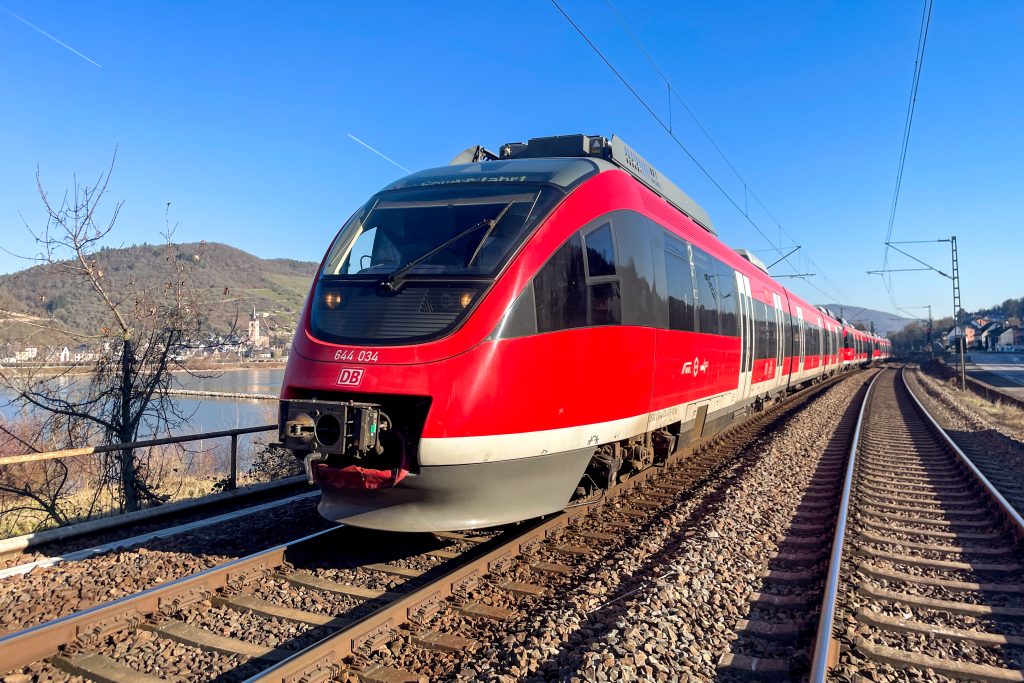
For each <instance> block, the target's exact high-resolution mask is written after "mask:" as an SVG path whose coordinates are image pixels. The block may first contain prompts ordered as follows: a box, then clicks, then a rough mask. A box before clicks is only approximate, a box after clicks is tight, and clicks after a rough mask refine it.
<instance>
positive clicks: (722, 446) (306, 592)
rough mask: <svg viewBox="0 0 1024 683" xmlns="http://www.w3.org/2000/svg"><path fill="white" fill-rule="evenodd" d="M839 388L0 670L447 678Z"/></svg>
mask: <svg viewBox="0 0 1024 683" xmlns="http://www.w3.org/2000/svg"><path fill="white" fill-rule="evenodd" d="M838 379H842V378H837V379H836V380H833V381H830V382H825V383H822V384H821V385H819V386H818V387H816V388H814V389H810V390H806V391H804V392H801V393H800V394H798V395H797V396H796V397H795V398H794V399H793V400H792V401H789V402H787V403H786V404H783V405H781V406H777V407H775V408H773V409H770V410H768V411H765V412H763V413H759V414H757V415H755V416H753V417H751V418H749V419H747V420H745V421H743V422H741V423H739V424H738V425H736V426H735V427H734V428H732V429H730V430H728V431H727V432H726V433H724V434H722V435H719V436H717V437H714V438H713V439H711V440H710V441H709V442H708V444H703V445H702V448H700V449H697V450H696V452H695V453H692V454H691V453H689V452H688V451H685V450H684V451H680V452H678V453H677V455H676V456H675V457H674V458H672V459H670V461H669V462H668V463H665V464H664V466H662V467H654V468H648V469H647V470H644V471H643V472H641V473H639V474H638V475H637V476H634V477H633V478H631V479H629V480H627V481H625V482H624V483H623V484H621V485H620V486H619V487H617V488H616V489H615V490H613V491H612V492H610V493H609V494H608V495H607V496H606V497H605V498H604V499H602V500H599V501H593V502H592V504H590V505H587V506H579V507H575V508H570V509H568V510H566V511H564V512H562V513H559V514H557V515H553V516H551V517H549V518H547V519H544V520H541V521H537V522H532V523H528V524H523V525H520V526H518V527H515V528H513V529H511V530H504V531H501V532H495V531H491V532H466V533H457V534H456V533H451V534H435V535H429V536H425V535H415V536H413V535H386V534H375V535H372V536H371V535H370V534H367V532H362V531H359V530H354V529H347V528H341V529H331V530H327V531H323V532H320V533H317V534H313V535H311V536H308V537H304V538H301V539H297V540H296V541H294V542H291V543H287V544H283V545H280V546H277V547H275V548H272V549H269V550H267V551H264V552H261V553H256V554H254V555H251V556H249V557H246V558H242V559H240V560H235V561H233V562H229V563H226V564H224V565H221V566H218V567H214V568H212V569H210V570H207V571H205V572H202V573H200V574H196V575H193V576H188V577H184V578H180V579H176V580H173V581H170V582H168V583H167V584H165V585H162V586H158V587H155V588H151V589H149V590H147V591H144V592H142V593H139V594H135V595H131V596H128V597H126V598H123V599H121V600H118V601H115V602H112V603H109V604H104V605H100V606H98V607H95V608H92V609H89V610H86V611H84V612H80V613H75V614H71V615H69V616H67V617H64V618H61V619H58V620H55V621H53V622H49V623H46V624H42V625H40V626H37V627H35V628H31V629H27V630H25V631H22V632H18V633H14V634H12V635H9V636H6V637H4V638H2V639H0V672H4V671H13V672H15V676H17V675H25V676H28V677H29V678H26V679H25V680H31V677H32V676H39V677H44V675H50V676H53V677H54V678H59V676H60V671H64V672H69V673H72V674H74V675H80V676H83V677H85V678H87V679H91V680H103V681H129V680H131V681H153V680H160V679H172V680H178V679H191V680H203V679H207V678H218V680H241V679H249V678H251V679H253V680H256V679H258V680H268V681H269V680H272V681H299V680H326V679H328V678H341V679H346V678H350V679H352V678H358V679H360V680H364V681H382V682H383V681H387V682H389V683H394V682H396V681H405V680H418V679H420V678H421V677H422V676H424V675H428V676H429V677H435V676H444V675H452V673H453V671H452V669H451V668H450V667H451V666H453V664H452V662H454V661H455V660H456V659H457V657H458V656H459V655H460V654H462V653H466V652H472V651H473V650H474V649H476V648H478V647H480V646H481V645H482V644H484V643H493V642H496V641H498V642H500V638H501V637H502V630H503V626H502V625H503V624H504V623H505V622H507V621H508V620H509V619H511V618H513V617H514V616H516V615H519V614H522V613H524V612H525V611H528V610H529V608H530V605H531V604H535V601H537V600H543V599H544V597H545V596H546V595H548V594H549V593H550V592H551V591H552V590H553V589H555V588H556V587H558V586H560V585H561V586H564V585H566V584H567V583H571V582H572V581H573V580H574V577H575V576H576V575H577V573H578V572H580V571H582V570H583V568H584V567H587V566H590V565H592V564H593V563H594V562H595V561H596V559H599V558H600V557H601V556H602V554H603V552H604V551H605V550H606V549H608V548H610V547H613V546H621V544H623V543H628V542H630V540H629V539H630V538H631V534H632V535H634V536H633V537H635V534H638V533H639V534H642V533H643V529H644V528H645V527H646V526H647V525H650V524H655V523H657V520H658V515H659V512H660V511H662V510H664V509H665V508H666V507H668V506H670V505H672V504H673V503H676V502H678V501H679V500H680V498H681V497H684V496H685V495H686V492H687V491H689V490H691V489H692V488H693V487H694V486H696V485H698V484H699V483H701V482H706V481H708V480H710V479H713V478H714V477H715V475H716V472H717V471H719V470H720V469H721V468H723V467H724V466H725V464H726V463H728V462H729V461H730V459H731V458H734V457H735V456H736V453H737V452H738V450H739V448H741V447H742V446H743V445H744V444H746V443H748V442H749V441H750V440H751V439H752V438H754V437H755V436H756V434H758V433H759V432H760V431H761V430H762V429H764V428H765V426H766V425H770V424H772V422H773V421H776V420H781V419H783V417H784V416H786V415H788V414H791V413H793V412H794V411H796V410H798V409H799V408H800V407H802V405H804V404H805V403H807V402H808V401H809V400H810V399H812V398H813V397H814V396H816V395H817V394H818V393H820V391H822V390H824V389H826V388H828V387H829V386H831V385H832V384H834V382H835V381H838ZM684 454H685V455H689V456H690V457H685V458H684V457H682V456H683V455H684ZM371 538H372V541H371V540H370V539H371ZM399 539H401V540H399ZM410 543H412V544H418V545H419V547H418V548H411V547H409V544H410ZM389 544H390V546H389ZM362 545H372V546H374V547H373V548H372V549H371V550H372V551H370V552H362V551H361V550H360V548H361V547H362ZM168 643H170V645H168ZM445 667H449V668H445ZM424 672H427V674H424Z"/></svg>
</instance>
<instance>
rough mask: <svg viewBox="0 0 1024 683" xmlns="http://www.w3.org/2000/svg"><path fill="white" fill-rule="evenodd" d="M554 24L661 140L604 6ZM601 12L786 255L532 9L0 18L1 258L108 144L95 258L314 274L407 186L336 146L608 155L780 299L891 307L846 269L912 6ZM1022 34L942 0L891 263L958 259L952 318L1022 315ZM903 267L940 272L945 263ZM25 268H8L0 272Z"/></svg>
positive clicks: (914, 294)
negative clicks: (199, 260) (587, 141)
mask: <svg viewBox="0 0 1024 683" xmlns="http://www.w3.org/2000/svg"><path fill="white" fill-rule="evenodd" d="M562 4H563V6H564V7H565V9H566V11H568V12H569V13H570V14H571V15H572V16H573V18H574V19H575V20H576V21H577V22H578V23H579V24H580V25H581V27H582V28H583V29H584V30H585V31H586V32H587V34H588V35H589V36H590V37H591V39H592V40H594V42H595V43H596V44H597V45H598V46H599V47H600V48H601V50H602V51H603V52H604V53H605V54H606V55H607V56H608V57H609V59H610V60H611V61H612V62H613V63H614V64H615V65H616V67H617V68H618V69H619V70H620V71H621V72H622V73H623V74H624V75H625V76H626V78H627V79H628V80H629V81H630V83H632V84H633V85H634V87H635V88H636V89H637V90H638V92H640V93H641V95H642V96H643V97H645V98H646V99H648V100H649V102H650V103H651V105H652V106H653V107H654V108H655V110H656V111H657V112H658V114H659V115H660V116H663V117H666V118H667V117H668V96H667V91H666V87H665V85H664V83H663V82H662V81H661V80H660V78H659V76H658V75H657V73H656V72H655V71H654V70H653V68H652V67H651V66H650V65H649V64H648V63H647V61H646V60H645V59H644V56H643V54H642V53H641V52H640V51H639V49H638V48H637V47H636V45H635V44H634V43H633V42H632V41H631V40H630V38H629V36H628V34H626V32H625V30H624V29H623V28H622V26H621V25H620V24H619V23H618V21H617V20H616V18H615V15H614V14H613V13H612V12H611V10H610V9H609V7H608V6H607V5H606V4H605V3H604V2H602V1H600V0H564V2H563V3H562ZM615 6H616V8H617V9H618V11H619V12H620V13H621V14H622V16H623V17H624V18H625V19H626V21H627V22H628V23H629V25H630V27H631V28H632V30H633V32H634V33H635V34H636V35H637V36H638V37H639V38H640V39H641V40H642V41H643V43H644V46H645V47H646V48H647V50H648V51H649V52H650V53H651V55H652V56H653V57H654V59H655V60H656V61H657V63H658V65H659V66H660V68H661V70H662V71H663V72H664V73H665V74H666V75H667V76H668V77H669V79H670V80H671V81H672V83H673V85H674V87H675V89H676V90H677V91H678V92H679V93H680V95H681V97H682V98H683V99H684V100H685V101H686V102H687V104H688V105H689V106H690V108H691V109H692V110H693V111H694V112H695V113H696V114H697V116H698V117H699V119H700V121H701V122H702V123H703V125H704V126H705V127H706V128H707V129H708V130H709V131H710V132H711V134H712V136H713V138H714V140H715V141H716V142H717V144H718V145H719V146H720V147H721V148H722V149H723V150H724V151H725V153H726V154H727V155H728V157H729V159H730V160H731V162H732V163H733V165H734V166H735V167H736V168H737V169H738V170H739V172H740V174H742V176H743V178H744V179H745V180H746V181H747V183H748V184H749V188H750V189H751V190H752V191H753V192H754V193H756V194H757V195H758V196H759V197H760V198H761V199H762V200H763V202H764V204H765V205H766V206H767V208H768V210H769V211H770V212H771V214H772V215H773V216H774V217H775V218H776V219H778V221H779V223H781V225H782V227H783V228H784V229H785V231H786V232H788V233H789V235H791V236H792V239H790V237H787V236H785V235H781V234H780V231H779V229H778V228H777V227H776V225H775V224H774V222H772V220H771V219H770V218H769V217H768V216H767V215H765V214H764V212H763V211H762V210H761V209H760V207H757V206H756V205H755V204H754V203H753V202H752V201H751V202H750V209H749V211H750V216H751V218H752V219H753V220H754V221H755V222H756V223H758V224H759V225H760V226H762V228H763V229H764V231H765V233H766V234H767V235H768V238H769V239H770V240H771V242H772V244H769V241H768V240H766V239H765V238H764V237H762V236H761V235H759V234H758V233H757V232H756V231H755V230H754V228H753V227H752V226H751V225H750V224H749V223H748V222H747V221H746V219H745V218H744V217H743V215H742V214H741V213H739V212H738V211H737V210H736V209H735V208H734V207H733V206H732V205H731V204H730V203H729V201H728V200H727V199H726V198H725V197H724V196H723V195H722V194H721V193H720V192H719V191H718V190H717V189H716V188H715V187H714V186H713V185H712V184H711V182H710V181H708V180H707V178H706V177H705V176H704V175H703V174H702V173H701V172H700V171H699V170H698V169H697V167H696V166H695V165H694V164H693V163H692V162H691V161H690V160H689V159H687V158H686V157H685V155H684V154H683V153H682V151H681V150H679V148H678V147H677V146H676V145H675V143H674V142H673V141H672V140H671V138H669V136H668V135H667V134H666V133H665V132H664V131H663V130H662V129H661V128H660V127H659V126H658V124H657V123H656V122H655V121H654V120H653V119H652V118H651V116H650V115H649V114H648V113H647V112H646V111H645V110H644V109H643V108H642V107H641V106H640V105H639V104H638V103H637V102H636V100H635V99H633V97H632V95H630V94H629V92H628V91H627V90H626V89H625V88H624V87H623V86H622V84H621V83H620V82H619V81H618V80H617V79H616V78H615V76H614V75H613V74H612V73H611V72H610V71H609V70H608V69H607V67H606V66H605V65H604V64H603V63H602V62H601V61H600V60H599V58H598V57H597V56H596V55H595V54H594V53H593V51H592V50H591V49H590V48H589V47H588V46H587V45H586V44H585V43H584V42H583V40H582V39H581V38H580V37H579V35H578V34H577V33H576V32H575V31H574V30H573V29H572V27H571V26H569V25H568V24H567V23H566V21H565V20H564V19H563V18H562V16H561V15H560V14H559V13H558V11H557V10H556V8H555V7H554V6H553V5H552V4H551V3H550V2H547V1H540V0H535V1H533V2H505V3H479V2H472V3H471V2H465V3H461V2H456V3H358V4H356V3H333V2H332V3H328V2H324V3H287V4H285V3H241V2H238V3H230V2H221V3H200V2H191V3H185V2H178V3H165V2H146V3H114V2H96V3H67V2H61V3H56V2H31V1H28V0H0V7H2V8H4V9H5V10H6V11H0V64H2V68H0V243H2V246H3V247H5V248H6V249H9V250H10V251H13V252H16V253H21V254H31V253H33V249H34V245H33V243H32V240H31V237H30V236H29V234H28V232H27V231H26V229H25V227H24V224H23V222H22V219H23V218H24V220H25V221H27V222H28V223H29V224H30V225H33V226H40V225H41V221H42V213H41V204H40V201H39V198H38V196H37V195H36V191H35V172H36V167H37V165H38V167H39V168H40V171H41V173H42V179H43V183H44V185H45V187H46V188H47V189H48V190H49V191H50V192H51V193H52V194H60V193H62V192H63V190H64V188H66V187H68V186H69V185H71V183H72V182H73V178H74V176H75V174H77V176H78V179H79V180H80V181H82V180H92V179H94V178H95V177H97V176H98V175H99V174H100V172H101V171H102V170H103V169H105V168H106V166H107V165H108V164H109V162H110V158H111V155H112V153H113V150H114V148H115V146H117V148H118V157H117V164H116V167H115V170H114V176H113V180H112V182H111V186H110V195H109V200H108V203H107V208H108V209H110V208H112V206H113V204H114V202H115V201H118V200H124V202H125V203H124V208H123V211H122V213H121V216H120V218H119V221H118V226H117V228H116V232H115V234H114V236H113V237H112V239H111V244H112V245H118V244H132V243H140V242H154V241H158V240H159V239H160V237H159V233H160V231H161V230H162V228H163V224H164V209H165V206H166V204H167V202H171V207H170V210H171V217H172V221H174V222H177V223H178V225H179V227H178V231H177V234H176V238H177V239H178V240H182V241H185V240H199V239H206V240H210V241H219V242H226V243H229V244H233V245H236V246H239V247H242V248H244V249H246V250H248V251H251V252H253V253H255V254H258V255H260V256H263V257H291V258H299V259H309V260H319V259H320V257H321V256H322V254H323V252H324V251H325V250H326V248H327V246H328V243H329V242H330V239H331V237H332V236H333V235H334V233H335V231H336V230H337V227H338V226H339V225H340V224H341V223H342V222H343V221H344V220H345V219H346V218H347V217H348V216H349V214H350V213H351V212H352V211H353V210H354V209H355V208H356V207H357V206H359V205H360V204H361V203H362V202H363V201H365V199H366V198H367V197H368V196H369V195H370V194H372V193H373V192H374V191H376V190H377V189H379V188H380V187H381V186H383V185H385V184H386V183H388V182H389V181H391V180H393V179H394V178H396V177H398V176H400V175H402V174H403V172H402V171H401V170H399V169H398V168H396V167H395V166H393V165H391V164H390V163H388V162H387V161H385V160H384V159H381V158H380V157H378V156H376V155H374V154H373V153H371V152H370V151H368V150H366V149H365V148H363V147H361V146H360V145H358V144H357V143H355V142H354V141H353V140H352V139H351V138H350V137H349V135H350V134H351V135H354V136H356V137H358V138H359V139H361V140H364V141H365V142H367V143H368V144H370V145H372V146H373V147H375V148H376V149H378V150H380V151H381V152H382V153H384V154H386V155H388V156H389V157H391V158H392V159H394V160H395V161H397V162H398V163H400V164H402V165H404V166H406V167H408V168H410V169H413V170H416V169H420V168H426V167H430V166H437V165H443V164H445V163H447V162H448V161H449V160H450V159H451V158H452V157H453V156H454V155H455V154H456V153H458V152H459V151H461V150H462V149H464V148H466V147H468V146H470V145H473V144H478V143H479V144H485V145H486V146H488V147H491V148H492V149H494V148H496V147H497V146H498V145H500V144H501V143H502V142H507V141H513V140H525V139H527V138H529V137H533V136H543V135H554V134H564V133H574V132H587V133H596V134H607V135H610V134H612V133H616V134H618V135H620V136H621V137H623V138H624V139H625V140H626V141H627V142H629V143H630V144H631V145H632V146H633V147H634V148H636V149H637V150H638V151H639V152H640V153H641V154H643V155H644V156H646V157H647V159H648V160H649V161H651V162H652V163H653V164H654V165H655V166H657V167H658V168H659V169H660V170H661V171H662V172H663V173H664V174H665V175H667V176H668V177H670V178H671V179H672V180H674V181H675V182H676V183H677V184H678V185H680V186H681V187H683V188H684V189H685V190H686V191H687V192H688V193H689V194H690V195H692V196H693V197H694V198H695V199H697V201H699V202H700V203H701V204H702V205H703V206H704V207H705V208H706V209H707V210H708V211H709V212H710V214H711V216H712V218H713V220H714V221H715V223H716V225H717V227H718V231H719V235H720V237H721V238H722V239H723V241H725V242H726V243H727V244H729V245H730V246H733V247H746V248H749V249H751V250H754V251H756V252H758V253H759V255H760V256H761V257H762V258H763V259H764V260H765V261H766V262H769V263H770V262H771V261H774V260H775V259H776V258H778V254H777V253H776V252H775V251H774V250H773V247H780V248H782V249H783V251H788V250H789V248H792V246H793V245H795V244H799V245H802V249H801V251H800V252H798V254H797V255H796V256H794V257H791V259H790V261H791V263H792V267H789V266H788V264H780V265H779V266H776V267H775V268H773V272H778V273H786V272H790V273H791V272H794V271H796V272H802V273H808V272H815V273H818V274H819V277H815V278H812V279H811V280H810V281H809V283H805V282H803V281H801V280H788V281H787V283H788V284H789V285H790V286H791V287H792V289H794V290H795V291H796V292H798V293H799V294H801V295H803V296H806V297H808V298H810V299H811V300H813V301H815V302H819V303H822V302H824V301H825V300H826V298H827V299H831V300H836V301H841V302H843V303H847V304H851V305H856V306H869V307H872V308H880V309H886V310H893V306H892V303H891V301H890V298H889V295H888V294H887V293H886V291H885V289H884V287H883V285H882V282H881V279H880V278H879V277H878V276H870V275H867V274H865V271H867V270H869V269H877V268H879V267H880V266H881V261H882V242H883V239H884V236H885V230H886V224H887V219H888V215H889V208H890V202H891V198H892V192H893V187H894V182H895V174H896V167H897V162H898V155H899V146H900V141H901V136H902V130H903V123H904V116H905V111H906V106H907V99H908V96H909V91H910V81H911V75H912V71H913V63H914V51H915V47H916V44H917V39H918V29H919V25H920V19H921V10H922V5H921V3H920V2H916V1H915V2H904V1H902V0H901V1H891V2H817V3H795V2H792V3H763V2H716V3H697V2H642V3H639V2H636V3H634V2H627V1H626V0H619V1H618V2H617V3H616V5H615ZM12 13H13V14H14V15H17V16H18V17H20V18H21V19H23V20H25V21H27V22H30V23H31V24H33V25H35V26H36V27H38V29H40V30H42V31H45V32H46V33H48V34H49V35H50V36H51V37H46V36H44V35H42V34H41V33H40V32H38V31H37V30H34V29H33V28H30V27H29V26H27V25H26V24H25V23H23V22H22V21H19V20H18V19H17V18H15V17H14V16H12ZM1022 31H1024V4H1021V3H1019V2H995V1H992V2H988V1H986V2H972V3H962V2H949V1H948V0H939V1H938V2H937V3H936V5H935V9H934V14H933V17H932V23H931V30H930V33H929V38H928V47H927V53H926V56H925V62H924V70H923V77H922V80H921V86H920V92H919V96H918V105H917V113H916V117H915V122H914V129H913V134H912V137H911V141H910V149H909V154H908V158H907V169H906V172H905V176H904V182H903V191H902V196H901V201H900V206H899V211H898V214H897V218H896V223H895V228H894V232H893V239H896V240H911V239H933V238H939V237H947V236H949V235H952V234H956V235H957V236H958V239H959V242H960V256H961V272H962V278H963V298H964V304H965V306H966V307H968V308H973V307H979V306H984V305H988V304H994V303H998V302H1001V301H1002V300H1003V299H1005V298H1008V297H1019V296H1024V278H1022V277H1021V275H1020V274H1021V272H1022V268H1024V262H1022V257H1024V251H1022V250H1021V248H1020V247H1019V246H1018V245H1019V240H1020V234H1021V233H1020V216H1021V215H1022V214H1024V210H1022V209H1024V191H1022V189H1024V126H1022V125H1021V122H1022V120H1024V116H1022V114H1024V111H1022V110H1024V106H1022V105H1024V88H1022V87H1021V86H1022V83H1021V74H1022V73H1024V41H1021V40H1020V36H1021V35H1022ZM56 41H61V42H62V43H64V44H65V45H66V46H68V47H64V46H62V45H61V44H59V43H58V42H56ZM68 48H71V49H68ZM72 49H73V50H74V51H75V52H73V51H72ZM76 52H77V53H78V54H76ZM97 65H99V66H97ZM672 119H673V128H674V130H675V132H676V134H677V135H678V136H679V138H680V139H681V140H683V141H684V143H685V144H686V145H687V147H689V148H690V149H691V151H692V152H693V153H694V154H695V155H696V156H697V158H698V159H699V160H700V161H701V163H703V164H705V165H706V167H707V168H708V169H709V171H710V172H711V173H712V175H713V176H715V178H716V179H717V180H718V181H719V182H720V183H721V184H722V186H723V187H724V188H725V190H726V191H727V192H728V193H729V194H730V195H732V196H733V197H734V198H736V199H738V201H740V203H742V202H743V196H744V187H743V183H741V182H740V180H738V179H737V177H736V176H735V175H734V174H733V173H732V171H731V170H730V169H729V167H728V166H727V165H726V163H725V162H724V161H723V160H722V158H721V157H719V156H718V155H717V153H716V152H715V150H714V148H713V147H712V146H711V145H710V144H709V143H708V142H707V140H706V139H704V138H703V136H702V134H701V133H700V131H699V130H698V129H697V128H696V127H695V125H694V124H693V122H692V121H691V120H689V119H688V118H686V115H685V113H684V112H683V111H682V110H681V107H680V106H679V105H678V103H676V104H675V106H674V107H673V112H672ZM794 240H795V241H794ZM910 249H912V253H914V254H915V255H917V256H919V257H921V258H923V259H924V260H926V261H928V262H930V263H933V264H934V265H936V266H938V267H939V268H942V269H943V270H947V272H948V266H949V249H948V245H946V244H935V245H912V246H911V247H910ZM805 254H806V255H807V256H809V257H810V258H811V259H813V263H811V262H809V261H808V260H807V258H806V256H805ZM890 263H891V265H892V266H893V267H911V266H913V265H914V264H913V263H912V262H910V261H909V260H907V259H903V258H901V257H899V256H893V257H891V259H890ZM23 265H24V262H22V261H19V260H18V259H16V258H13V257H11V256H8V255H7V254H4V253H0V272H10V271H13V270H17V269H19V268H21V267H23ZM820 275H825V276H827V278H828V281H826V280H824V279H823V278H822V277H820ZM893 278H894V279H893V283H894V292H895V299H896V303H897V304H898V305H900V306H904V307H913V306H921V305H924V304H932V305H933V306H934V307H935V313H936V315H940V314H948V313H949V310H950V308H951V295H950V290H951V287H950V284H949V281H948V280H946V279H944V278H942V277H940V276H939V275H936V274H934V273H903V274H896V275H894V276H893ZM815 287H817V288H818V289H815ZM819 289H820V290H825V291H826V292H828V295H829V296H828V297H826V296H825V295H824V294H822V293H821V292H820V291H819ZM914 312H915V313H919V314H922V315H923V314H924V313H923V311H918V310H914Z"/></svg>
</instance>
